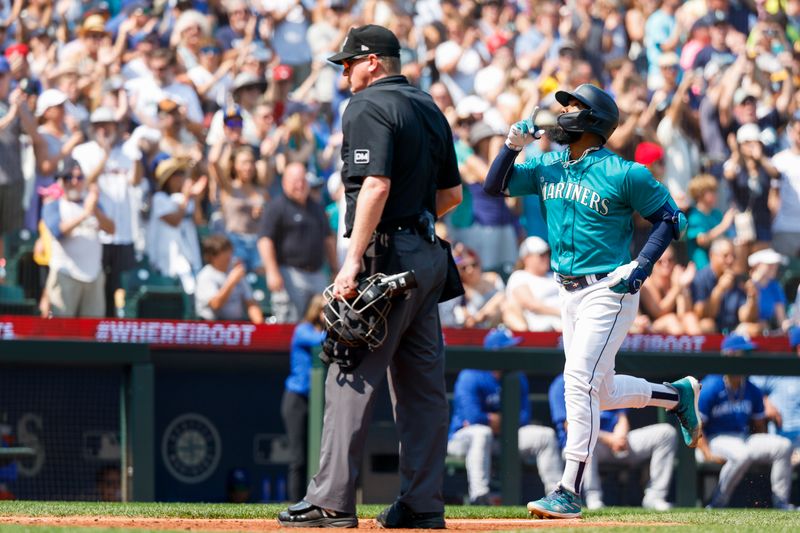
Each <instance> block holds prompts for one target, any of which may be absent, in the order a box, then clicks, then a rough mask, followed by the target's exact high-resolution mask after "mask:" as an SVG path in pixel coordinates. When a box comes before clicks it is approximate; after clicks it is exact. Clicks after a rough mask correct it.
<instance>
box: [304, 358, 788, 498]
mask: <svg viewBox="0 0 800 533" xmlns="http://www.w3.org/2000/svg"><path fill="white" fill-rule="evenodd" d="M616 363H617V364H616V372H617V373H618V374H630V375H634V376H637V377H642V378H646V379H650V380H657V381H672V380H674V379H678V378H681V377H683V376H685V375H687V374H694V375H698V376H704V375H706V374H712V373H728V374H742V375H780V376H791V375H800V361H798V359H797V357H796V356H795V355H794V354H791V353H760V352H752V353H750V354H748V355H746V356H743V357H723V356H721V355H719V354H714V353H674V352H657V353H647V352H621V353H620V354H619V355H618V356H617V361H616ZM563 367H564V355H563V352H561V351H560V350H555V349H550V348H509V349H505V350H501V351H495V352H491V353H490V354H489V353H487V352H486V351H485V350H483V349H482V348H478V347H458V346H448V347H447V371H448V372H452V373H456V372H458V370H461V369H463V368H476V369H483V370H502V371H505V372H504V376H503V393H502V400H501V401H502V429H501V433H502V435H503V437H502V439H501V442H500V446H501V452H500V457H499V477H500V491H501V497H502V501H503V503H504V504H506V505H514V504H521V503H523V502H522V494H521V487H522V476H523V474H524V472H525V470H524V469H523V468H521V464H520V457H519V451H518V446H517V421H518V417H517V415H516V414H513V413H518V412H519V407H520V404H519V402H520V391H519V379H518V378H517V377H516V375H515V371H522V372H524V373H525V374H527V375H528V376H533V377H536V376H540V377H547V378H552V377H553V376H555V375H557V374H559V373H561V371H562V370H563ZM324 376H325V368H324V367H323V366H322V365H321V364H319V365H317V366H315V368H314V369H313V370H312V380H311V384H312V385H311V386H312V390H311V396H310V401H309V459H308V463H309V464H310V465H314V464H318V463H319V440H320V434H321V431H322V413H323V407H324V398H323V390H324V387H323V384H324ZM660 411H661V413H662V415H661V416H664V417H665V418H664V420H666V413H664V412H663V410H660ZM676 463H677V464H676V465H675V476H674V484H675V495H676V501H675V504H676V506H679V507H694V506H696V505H697V504H698V501H699V497H700V486H701V484H702V483H704V482H705V478H706V477H708V476H709V475H713V474H715V473H717V472H718V471H719V467H718V466H716V465H698V464H697V462H696V461H695V455H694V450H691V449H689V448H687V447H686V446H683V445H682V444H680V445H679V447H678V454H677V458H676ZM365 466H366V467H369V459H366V460H365ZM449 467H450V468H451V469H457V468H459V467H460V462H459V461H451V462H450V464H449Z"/></svg>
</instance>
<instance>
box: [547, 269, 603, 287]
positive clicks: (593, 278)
mask: <svg viewBox="0 0 800 533" xmlns="http://www.w3.org/2000/svg"><path fill="white" fill-rule="evenodd" d="M606 276H608V272H603V273H602V274H587V275H585V276H562V275H561V274H556V281H557V282H558V283H559V284H561V286H562V287H564V288H565V289H566V290H567V291H569V292H573V291H579V290H581V289H585V288H586V287H588V286H589V285H593V284H595V283H597V282H598V281H600V280H601V279H603V278H605V277H606Z"/></svg>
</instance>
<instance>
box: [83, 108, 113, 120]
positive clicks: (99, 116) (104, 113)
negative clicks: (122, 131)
mask: <svg viewBox="0 0 800 533" xmlns="http://www.w3.org/2000/svg"><path fill="white" fill-rule="evenodd" d="M116 121H117V119H116V117H115V116H114V110H113V109H111V108H110V107H98V108H97V109H95V110H94V111H92V114H91V115H89V122H90V123H91V124H102V123H104V122H116Z"/></svg>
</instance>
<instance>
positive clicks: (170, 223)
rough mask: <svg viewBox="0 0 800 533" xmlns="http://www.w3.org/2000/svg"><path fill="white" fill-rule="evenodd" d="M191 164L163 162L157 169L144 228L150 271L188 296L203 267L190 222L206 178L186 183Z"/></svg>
mask: <svg viewBox="0 0 800 533" xmlns="http://www.w3.org/2000/svg"><path fill="white" fill-rule="evenodd" d="M190 166H191V165H190V163H189V162H188V161H186V160H180V159H174V158H170V159H165V160H164V161H161V162H160V163H159V164H158V165H157V166H156V171H155V175H156V184H157V185H156V193H155V194H154V195H153V203H152V208H151V212H150V224H149V226H148V228H147V250H148V252H147V255H148V257H149V258H150V263H151V264H152V265H153V267H154V268H155V269H156V270H158V271H159V272H161V273H162V274H164V275H165V276H173V277H177V278H179V279H180V282H181V285H182V286H183V289H184V290H185V291H186V293H187V294H194V292H195V288H196V282H195V274H196V273H197V272H198V271H199V270H200V267H201V266H202V264H201V261H200V243H199V241H198V236H197V227H196V226H195V224H194V221H193V220H192V215H193V214H194V210H195V202H196V200H197V198H198V197H199V196H200V195H202V194H203V192H204V191H205V188H206V185H207V184H208V178H206V177H205V176H201V177H200V178H199V179H197V180H196V181H192V180H191V179H189V177H188V174H187V171H188V169H189V168H190Z"/></svg>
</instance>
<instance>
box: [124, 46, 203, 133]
mask: <svg viewBox="0 0 800 533" xmlns="http://www.w3.org/2000/svg"><path fill="white" fill-rule="evenodd" d="M146 61H147V68H148V69H149V70H150V73H151V75H150V76H142V77H140V78H134V79H132V80H130V81H128V82H126V83H125V90H126V91H127V92H128V96H129V97H130V105H131V110H132V111H133V115H134V118H135V119H136V120H137V121H138V122H139V123H140V124H144V125H147V126H151V127H158V103H159V102H160V101H162V100H164V99H165V98H169V99H171V100H174V101H176V102H180V103H181V105H183V106H185V107H186V118H187V124H186V127H187V128H188V129H189V131H191V132H192V133H193V134H195V135H197V136H198V138H201V135H202V134H203V130H204V129H203V108H202V106H201V105H200V99H199V98H198V97H197V93H196V92H195V90H194V89H193V88H192V87H190V86H189V85H186V84H185V83H180V82H177V81H175V56H174V54H173V53H172V51H171V50H168V49H166V48H160V49H157V50H154V51H153V52H152V53H151V54H150V55H149V56H148V57H147V59H146Z"/></svg>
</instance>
